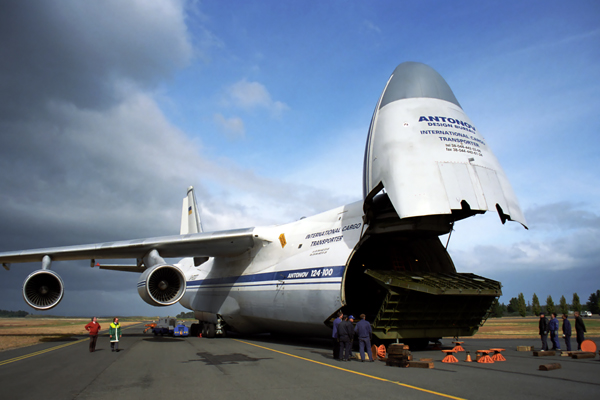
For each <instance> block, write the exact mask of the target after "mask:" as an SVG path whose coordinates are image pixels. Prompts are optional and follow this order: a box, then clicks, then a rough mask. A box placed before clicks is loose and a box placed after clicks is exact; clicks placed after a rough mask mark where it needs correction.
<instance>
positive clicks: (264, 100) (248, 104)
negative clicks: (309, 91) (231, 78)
mask: <svg viewBox="0 0 600 400" xmlns="http://www.w3.org/2000/svg"><path fill="white" fill-rule="evenodd" d="M227 100H228V101H229V102H231V103H232V104H233V105H235V106H236V107H240V108H242V109H244V110H252V109H255V108H263V109H266V110H268V111H269V112H270V113H271V114H272V115H273V117H279V116H281V114H282V113H283V112H284V111H286V110H288V109H289V107H288V106H287V105H286V104H285V103H283V102H281V101H275V100H273V99H272V98H271V95H270V94H269V92H268V90H267V88H266V87H265V86H264V85H262V84H261V83H259V82H248V81H247V80H246V79H242V80H241V81H238V82H236V83H234V84H233V85H231V86H230V87H229V88H227Z"/></svg>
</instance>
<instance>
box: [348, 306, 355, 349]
mask: <svg viewBox="0 0 600 400" xmlns="http://www.w3.org/2000/svg"><path fill="white" fill-rule="evenodd" d="M348 321H350V323H351V324H352V329H354V315H350V316H349V317H348ZM352 347H354V340H353V341H352V343H351V346H350V358H354V356H353V355H352Z"/></svg>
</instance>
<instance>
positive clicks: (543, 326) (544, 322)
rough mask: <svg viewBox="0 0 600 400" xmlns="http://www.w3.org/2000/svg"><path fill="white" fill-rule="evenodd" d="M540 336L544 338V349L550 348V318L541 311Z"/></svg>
mask: <svg viewBox="0 0 600 400" xmlns="http://www.w3.org/2000/svg"><path fill="white" fill-rule="evenodd" d="M539 326H540V337H541V338H542V351H545V350H548V319H547V318H546V315H545V314H544V313H540V323H539Z"/></svg>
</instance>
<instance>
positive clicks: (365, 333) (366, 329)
mask: <svg viewBox="0 0 600 400" xmlns="http://www.w3.org/2000/svg"><path fill="white" fill-rule="evenodd" d="M365 318H366V316H365V314H360V321H358V323H357V324H356V327H355V328H354V331H355V332H356V334H357V335H358V349H359V350H360V360H361V361H362V362H365V346H366V347H367V354H368V355H369V360H371V361H375V360H374V359H373V354H372V353H371V335H372V334H373V330H372V329H371V324H370V323H369V322H368V321H367V320H366V319H365Z"/></svg>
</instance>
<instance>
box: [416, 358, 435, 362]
mask: <svg viewBox="0 0 600 400" xmlns="http://www.w3.org/2000/svg"><path fill="white" fill-rule="evenodd" d="M419 361H425V362H433V358H419Z"/></svg>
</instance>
